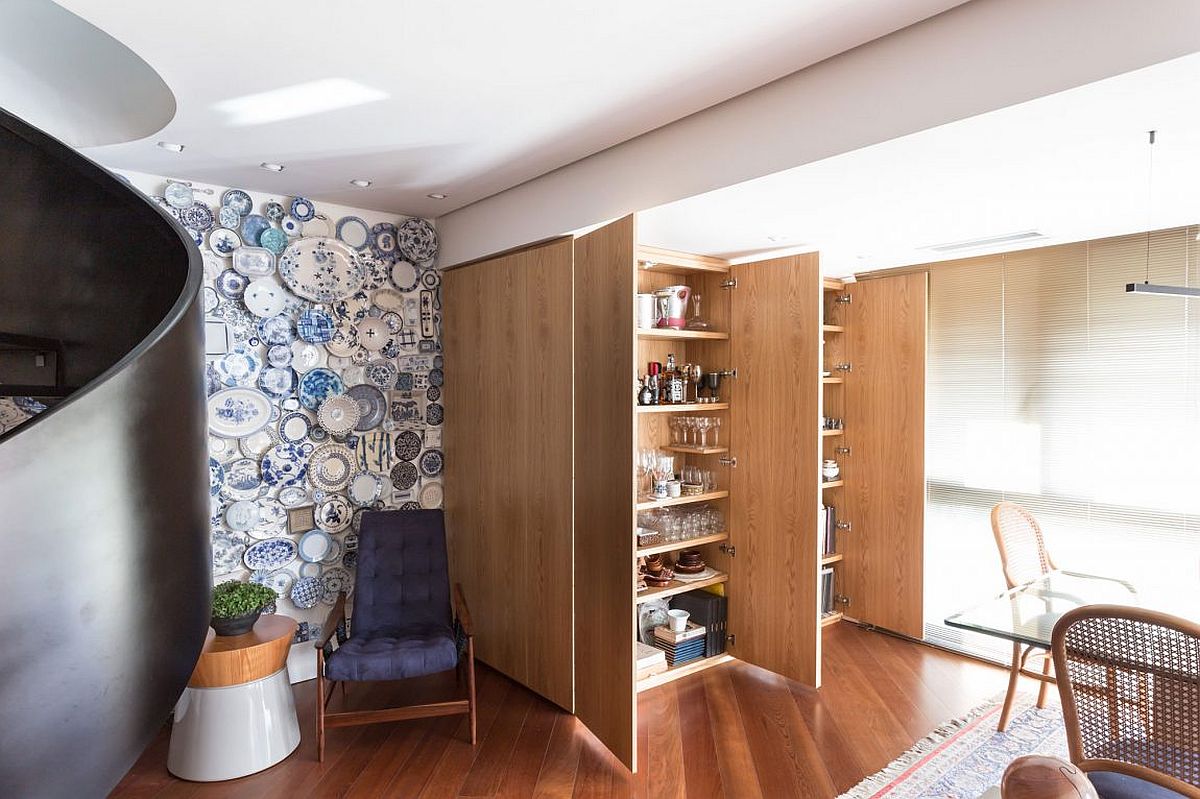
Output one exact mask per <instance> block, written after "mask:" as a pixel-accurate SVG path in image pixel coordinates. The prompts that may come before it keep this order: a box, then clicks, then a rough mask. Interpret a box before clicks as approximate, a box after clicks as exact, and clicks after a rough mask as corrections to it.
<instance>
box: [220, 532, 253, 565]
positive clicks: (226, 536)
mask: <svg viewBox="0 0 1200 799" xmlns="http://www.w3.org/2000/svg"><path fill="white" fill-rule="evenodd" d="M245 552H246V544H245V543H243V539H242V536H238V535H234V534H231V533H226V532H224V531H222V532H216V533H213V534H212V566H213V574H229V573H230V572H232V571H237V570H238V569H239V568H241V564H242V556H243V555H244V554H245Z"/></svg>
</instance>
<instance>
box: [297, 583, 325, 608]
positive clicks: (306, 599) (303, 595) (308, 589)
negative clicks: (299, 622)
mask: <svg viewBox="0 0 1200 799" xmlns="http://www.w3.org/2000/svg"><path fill="white" fill-rule="evenodd" d="M324 594H325V587H324V586H323V585H321V581H320V579H318V578H316V577H301V578H300V579H299V580H297V581H296V582H295V583H293V585H292V593H291V598H292V604H293V605H295V606H296V607H298V608H300V609H301V610H307V609H308V608H311V607H314V606H316V604H317V603H318V602H320V601H321V597H322V596H324Z"/></svg>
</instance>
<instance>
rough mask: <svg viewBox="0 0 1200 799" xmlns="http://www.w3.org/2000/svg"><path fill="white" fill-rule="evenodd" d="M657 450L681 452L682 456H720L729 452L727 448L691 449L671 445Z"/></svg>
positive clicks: (690, 447) (686, 445) (680, 445)
mask: <svg viewBox="0 0 1200 799" xmlns="http://www.w3.org/2000/svg"><path fill="white" fill-rule="evenodd" d="M659 449H661V450H665V451H666V452H682V453H683V454H684V455H720V454H721V453H723V452H728V451H729V447H701V446H695V447H693V446H690V445H688V444H672V445H671V446H669V447H659Z"/></svg>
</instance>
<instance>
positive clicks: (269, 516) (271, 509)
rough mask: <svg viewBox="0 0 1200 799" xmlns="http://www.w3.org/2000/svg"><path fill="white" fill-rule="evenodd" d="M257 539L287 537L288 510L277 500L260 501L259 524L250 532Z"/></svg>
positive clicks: (264, 499)
mask: <svg viewBox="0 0 1200 799" xmlns="http://www.w3.org/2000/svg"><path fill="white" fill-rule="evenodd" d="M250 535H252V536H254V537H255V538H274V537H275V536H281V535H287V508H285V507H283V503H282V502H280V501H279V500H277V499H271V498H270V497H263V498H262V499H260V500H258V524H256V525H254V529H253V530H251V531H250Z"/></svg>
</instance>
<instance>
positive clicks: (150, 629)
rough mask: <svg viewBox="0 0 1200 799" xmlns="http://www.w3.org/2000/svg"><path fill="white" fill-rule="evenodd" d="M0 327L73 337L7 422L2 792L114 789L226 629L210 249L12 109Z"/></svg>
mask: <svg viewBox="0 0 1200 799" xmlns="http://www.w3.org/2000/svg"><path fill="white" fill-rule="evenodd" d="M0 163H3V164H4V167H3V168H0V203H3V212H0V332H7V333H20V334H24V335H35V336H42V337H47V338H59V339H63V340H64V341H65V343H66V350H65V353H66V356H65V358H66V365H67V382H68V383H70V384H72V385H75V386H79V388H78V390H76V391H75V392H74V393H72V394H71V395H70V396H69V397H68V398H67V399H66V400H64V401H63V402H61V403H60V404H58V405H57V406H55V407H53V408H52V409H50V410H49V411H46V412H44V413H42V414H41V415H39V416H37V417H35V418H34V419H32V420H30V421H29V422H27V423H25V424H24V425H22V426H21V427H18V428H17V429H15V430H13V431H10V432H9V433H7V434H5V435H4V436H3V437H0V570H2V576H0V585H2V586H3V588H2V589H0V641H3V644H2V645H0V795H2V796H22V797H24V796H38V797H41V796H47V797H58V796H62V797H68V796H69V797H80V796H103V795H105V794H106V793H107V792H108V791H109V789H110V788H111V787H112V786H113V785H115V784H116V782H117V781H119V780H120V778H121V777H122V775H123V774H124V773H125V771H126V770H127V769H128V768H129V766H130V765H131V764H132V763H133V761H134V760H135V759H136V758H137V757H138V755H139V754H140V753H141V752H142V750H143V748H144V747H145V746H146V744H147V742H148V741H149V739H150V738H151V737H152V735H153V734H154V733H155V732H156V731H157V730H158V729H159V728H160V727H161V725H162V723H163V722H164V720H165V719H166V717H167V714H168V713H169V711H170V709H171V706H172V704H173V703H174V701H175V699H176V698H177V697H178V696H179V694H180V692H181V691H182V689H183V687H184V686H185V685H186V683H187V679H188V676H189V675H190V673H191V670H192V667H193V665H194V663H195V660H196V657H197V655H198V654H199V651H200V647H201V645H202V644H203V641H204V635H205V632H206V629H207V625H208V596H209V586H210V579H211V576H210V568H211V567H210V555H209V544H208V493H207V486H208V478H207V454H206V447H205V436H206V425H205V411H204V387H203V352H204V350H203V343H202V333H201V312H200V309H199V307H198V306H197V295H198V292H199V286H200V270H201V263H200V256H199V253H198V252H197V251H196V249H195V248H194V247H193V246H191V244H190V243H189V242H188V241H187V240H186V238H185V234H184V233H183V232H182V231H181V230H180V229H179V228H177V227H176V226H175V225H174V223H173V222H172V221H171V220H170V218H169V217H168V216H167V215H166V214H164V213H163V212H162V211H160V210H159V209H158V208H156V207H155V206H154V205H153V204H152V203H150V202H148V201H146V200H145V199H144V198H142V197H141V196H140V195H138V194H137V193H136V192H134V191H133V189H131V188H129V187H128V186H127V185H126V184H124V183H123V182H122V181H120V180H118V179H117V178H114V177H113V176H112V175H111V174H109V173H108V172H107V171H105V170H103V169H101V168H100V167H98V166H96V165H95V164H93V163H91V162H90V161H88V160H87V159H85V158H83V157H82V156H80V155H78V154H77V153H75V152H74V151H72V150H70V149H69V148H67V147H65V146H64V145H62V144H60V143H59V142H57V141H55V140H54V139H52V138H50V137H49V136H46V135H45V134H42V133H41V132H39V131H37V130H34V129H32V128H30V127H29V126H27V125H25V124H24V123H22V122H20V121H19V120H17V119H15V118H13V117H11V116H9V115H7V114H4V113H3V112H0Z"/></svg>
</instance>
